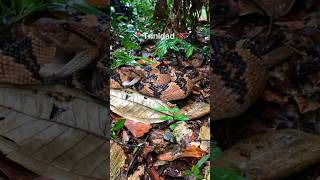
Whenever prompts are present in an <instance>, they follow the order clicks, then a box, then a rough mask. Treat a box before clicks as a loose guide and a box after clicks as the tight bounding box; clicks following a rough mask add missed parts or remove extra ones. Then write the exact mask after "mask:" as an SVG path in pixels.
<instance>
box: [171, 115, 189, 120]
mask: <svg viewBox="0 0 320 180" xmlns="http://www.w3.org/2000/svg"><path fill="white" fill-rule="evenodd" d="M173 118H174V119H175V120H177V121H187V120H189V118H188V117H187V116H185V115H183V114H175V115H174V116H173Z"/></svg>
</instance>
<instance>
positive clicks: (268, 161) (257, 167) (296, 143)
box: [215, 129, 320, 179]
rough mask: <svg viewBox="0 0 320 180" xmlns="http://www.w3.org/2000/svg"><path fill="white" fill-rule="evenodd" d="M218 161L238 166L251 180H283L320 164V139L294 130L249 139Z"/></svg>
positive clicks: (218, 164) (279, 131) (219, 164)
mask: <svg viewBox="0 0 320 180" xmlns="http://www.w3.org/2000/svg"><path fill="white" fill-rule="evenodd" d="M219 158H220V159H217V160H215V166H218V167H219V166H224V165H223V164H225V163H226V162H229V163H231V164H232V165H236V166H237V167H238V168H239V169H241V171H243V173H244V174H246V176H247V178H248V179H284V178H286V177H288V176H290V175H292V174H296V173H299V172H301V171H302V170H304V169H306V168H308V167H311V166H313V165H315V164H319V162H320V136H319V135H316V134H311V133H306V132H303V131H299V130H295V129H283V130H274V131H270V132H267V133H263V134H258V135H255V136H253V137H250V138H249V139H246V140H244V141H242V142H240V143H238V144H236V145H235V146H233V147H232V148H231V149H230V150H227V151H225V152H223V153H222V155H221V156H220V157H219Z"/></svg>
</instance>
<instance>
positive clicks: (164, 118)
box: [160, 116, 173, 121]
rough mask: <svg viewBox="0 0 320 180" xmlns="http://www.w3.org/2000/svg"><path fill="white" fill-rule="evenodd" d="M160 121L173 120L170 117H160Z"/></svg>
mask: <svg viewBox="0 0 320 180" xmlns="http://www.w3.org/2000/svg"><path fill="white" fill-rule="evenodd" d="M160 119H161V120H163V121H169V120H173V117H171V116H161V117H160Z"/></svg>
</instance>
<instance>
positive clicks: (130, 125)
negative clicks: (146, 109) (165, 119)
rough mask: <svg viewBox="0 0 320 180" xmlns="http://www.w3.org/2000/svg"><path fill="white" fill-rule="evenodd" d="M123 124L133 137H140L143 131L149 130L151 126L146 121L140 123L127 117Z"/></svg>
mask: <svg viewBox="0 0 320 180" xmlns="http://www.w3.org/2000/svg"><path fill="white" fill-rule="evenodd" d="M125 126H126V127H127V129H128V130H129V131H130V132H131V134H132V135H133V136H134V137H142V136H143V135H144V134H145V133H147V132H149V130H150V129H151V128H152V126H151V125H150V124H148V123H142V122H137V121H132V120H130V119H127V120H126V122H125Z"/></svg>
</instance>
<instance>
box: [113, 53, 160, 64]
mask: <svg viewBox="0 0 320 180" xmlns="http://www.w3.org/2000/svg"><path fill="white" fill-rule="evenodd" d="M112 59H113V61H112V64H111V68H112V69H116V68H118V67H120V66H123V65H131V66H139V65H140V64H138V63H137V62H136V61H137V60H143V61H144V62H146V63H148V64H155V63H156V62H153V61H151V60H149V59H148V58H145V57H141V56H133V55H130V54H129V53H127V52H126V51H124V50H121V49H118V50H116V51H114V52H113V53H112Z"/></svg>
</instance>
